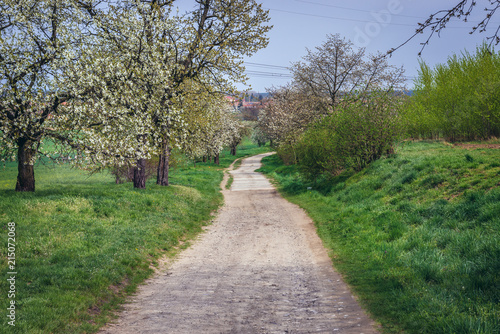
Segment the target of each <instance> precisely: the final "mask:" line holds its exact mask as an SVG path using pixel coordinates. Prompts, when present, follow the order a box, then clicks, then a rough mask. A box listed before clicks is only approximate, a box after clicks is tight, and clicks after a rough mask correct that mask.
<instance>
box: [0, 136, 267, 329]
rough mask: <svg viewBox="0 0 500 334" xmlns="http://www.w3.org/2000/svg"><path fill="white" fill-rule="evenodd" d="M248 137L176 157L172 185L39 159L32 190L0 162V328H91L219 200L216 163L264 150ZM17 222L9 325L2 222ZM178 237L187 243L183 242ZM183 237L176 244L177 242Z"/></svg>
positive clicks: (208, 214)
mask: <svg viewBox="0 0 500 334" xmlns="http://www.w3.org/2000/svg"><path fill="white" fill-rule="evenodd" d="M268 150H269V148H268V147H264V148H258V147H256V146H255V145H252V144H251V143H249V142H248V141H245V142H244V143H243V145H241V146H240V150H238V153H237V156H236V157H233V156H231V155H229V154H228V152H227V151H225V152H223V153H222V155H221V164H220V166H215V165H213V164H210V163H197V165H196V167H192V165H191V164H189V165H180V166H179V167H177V168H174V169H173V171H172V172H171V186H169V187H160V186H157V185H156V184H155V180H154V179H152V180H149V181H148V183H147V186H146V188H147V189H146V190H137V189H134V188H133V186H132V184H131V183H125V184H119V185H117V184H115V183H114V177H113V176H112V175H110V174H109V173H101V174H95V175H92V176H89V175H88V174H86V173H85V172H82V171H79V170H76V169H72V168H70V167H69V166H67V165H59V166H54V165H50V164H48V165H37V166H36V168H35V177H36V192H35V193H17V192H15V191H14V190H13V189H14V187H15V182H16V175H17V167H16V165H15V164H14V163H9V164H7V166H6V167H0V168H2V169H0V227H1V229H2V233H1V235H2V237H1V242H0V244H1V245H2V246H1V248H0V255H1V260H0V267H1V269H2V273H3V277H4V278H5V279H2V280H1V281H0V291H2V298H0V306H1V308H2V310H4V311H3V313H2V314H4V315H3V316H2V320H1V326H0V333H4V332H5V333H91V332H95V331H97V329H98V328H99V327H100V326H102V324H103V323H105V322H106V321H107V320H109V318H110V317H111V316H112V311H113V310H116V309H117V308H118V307H119V304H120V303H121V302H123V300H124V297H125V296H126V295H127V294H129V293H131V292H133V291H134V290H135V289H136V287H137V285H138V284H139V283H140V282H142V281H143V280H144V279H145V278H147V277H149V276H150V275H151V274H152V273H153V267H154V266H155V265H156V264H157V260H158V259H159V257H161V256H162V255H173V254H175V252H176V251H177V249H178V248H182V247H185V246H187V245H188V244H189V242H188V241H189V240H190V239H192V238H193V237H194V236H195V235H196V234H197V233H199V232H201V230H202V226H204V225H207V224H209V223H210V221H211V219H212V215H211V214H212V213H213V212H214V210H216V209H217V208H218V207H219V206H220V205H221V203H222V195H221V193H220V187H219V185H220V182H221V180H222V176H223V168H225V167H228V166H229V165H230V164H231V163H232V162H233V161H234V159H235V158H238V157H242V156H247V155H255V154H258V153H262V152H265V151H268ZM9 222H14V223H15V244H16V246H15V256H16V259H15V261H16V263H15V270H16V272H17V275H16V281H15V289H16V293H15V294H16V295H15V298H13V300H15V302H16V322H15V325H16V326H15V327H11V326H9V325H8V324H7V321H8V320H9V319H8V318H7V317H6V315H7V311H6V309H7V305H8V304H7V303H8V302H9V300H8V298H6V297H7V291H8V289H9V285H8V282H7V280H6V279H7V276H6V273H7V272H8V271H10V270H9V269H8V267H7V264H8V263H7V250H8V232H9V231H8V227H9V226H8V223H9ZM183 241H184V243H183ZM181 244H182V245H183V246H180V245H181Z"/></svg>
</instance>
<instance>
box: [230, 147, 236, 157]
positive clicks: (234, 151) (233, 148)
mask: <svg viewBox="0 0 500 334" xmlns="http://www.w3.org/2000/svg"><path fill="white" fill-rule="evenodd" d="M231 155H236V146H231Z"/></svg>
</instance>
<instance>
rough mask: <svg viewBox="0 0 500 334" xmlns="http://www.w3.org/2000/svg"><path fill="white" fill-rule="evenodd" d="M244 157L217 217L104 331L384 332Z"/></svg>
mask: <svg viewBox="0 0 500 334" xmlns="http://www.w3.org/2000/svg"><path fill="white" fill-rule="evenodd" d="M263 156H264V155H258V156H255V157H251V158H247V159H245V160H243V163H242V165H241V167H240V168H239V169H237V170H235V171H232V172H231V173H232V174H233V176H234V182H233V184H232V186H231V190H224V197H225V206H224V207H223V209H222V210H221V212H220V213H219V215H218V217H217V219H216V221H215V222H214V223H213V225H211V226H210V227H209V228H208V229H207V230H206V232H205V233H203V234H202V235H201V236H200V237H199V238H198V240H196V241H195V242H194V244H193V246H191V247H190V248H188V249H187V250H185V251H183V252H182V253H181V254H180V256H179V257H178V258H177V259H176V260H175V261H174V262H173V263H172V264H171V265H170V266H169V268H168V269H167V270H166V271H164V272H163V273H160V274H159V275H158V276H157V277H155V278H153V279H151V280H149V281H148V282H147V284H145V285H144V286H142V287H141V288H140V289H139V291H138V294H137V295H136V296H135V297H134V298H133V299H132V301H131V303H130V304H127V305H126V306H125V311H124V312H123V313H122V314H121V315H120V318H119V319H118V320H116V321H115V323H114V324H111V325H108V326H107V327H105V328H104V329H103V331H102V333H109V334H111V333H113V334H114V333H116V334H127V333H175V334H181V333H186V334H187V333H189V334H196V333H357V334H359V333H365V334H368V333H377V331H376V330H375V324H374V323H373V322H372V321H371V320H370V319H369V318H368V317H367V316H366V314H364V312H363V311H362V310H361V308H360V307H359V305H358V304H357V302H356V301H355V300H354V298H353V297H352V295H351V293H350V292H349V290H348V288H347V287H346V285H345V284H344V283H343V282H342V279H341V278H340V276H339V275H338V274H337V273H336V272H334V270H333V269H332V266H331V261H330V259H329V257H328V255H327V253H326V251H325V250H324V248H323V246H322V244H321V241H320V239H319V238H318V237H317V235H316V232H315V228H314V225H313V223H312V222H311V220H310V219H309V218H308V217H307V216H306V215H305V214H304V212H303V211H302V210H301V209H300V208H298V207H297V206H295V205H293V204H290V203H289V202H287V201H286V200H284V199H283V198H282V197H280V195H279V194H278V193H277V192H276V191H275V190H274V188H273V187H272V185H271V184H270V183H269V181H267V180H266V178H264V177H263V176H262V175H260V174H258V173H255V172H254V170H255V169H257V168H259V166H260V159H261V158H262V157H263Z"/></svg>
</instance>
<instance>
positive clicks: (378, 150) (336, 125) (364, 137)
mask: <svg viewBox="0 0 500 334" xmlns="http://www.w3.org/2000/svg"><path fill="white" fill-rule="evenodd" d="M344 102H345V103H344V104H343V106H341V107H338V108H337V109H336V110H335V111H334V112H333V113H332V114H330V115H329V116H327V117H325V118H323V119H322V120H321V121H319V122H316V123H315V124H313V125H312V126H311V127H310V128H309V129H308V130H307V131H306V132H305V134H304V135H303V136H302V138H301V140H300V142H299V144H298V161H299V165H300V166H301V169H302V170H303V171H304V173H305V175H306V176H307V175H308V176H310V177H314V176H315V175H317V174H319V173H327V174H330V175H338V174H339V173H340V172H342V171H343V170H345V169H351V168H352V169H354V170H355V171H359V170H361V169H363V168H364V167H366V166H367V165H368V164H369V163H370V162H372V161H375V160H377V159H379V158H380V157H382V156H383V155H384V154H390V153H393V152H394V149H393V144H394V142H395V141H396V140H397V139H398V138H399V136H400V129H401V123H400V110H399V109H400V107H401V105H402V101H401V99H400V97H399V96H396V95H394V94H392V93H384V92H374V93H371V94H369V95H364V96H362V97H360V96H356V97H355V99H354V98H353V99H352V100H349V101H344Z"/></svg>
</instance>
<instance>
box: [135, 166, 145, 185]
mask: <svg viewBox="0 0 500 334" xmlns="http://www.w3.org/2000/svg"><path fill="white" fill-rule="evenodd" d="M134 188H137V189H146V159H139V160H137V165H136V166H135V167H134Z"/></svg>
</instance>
